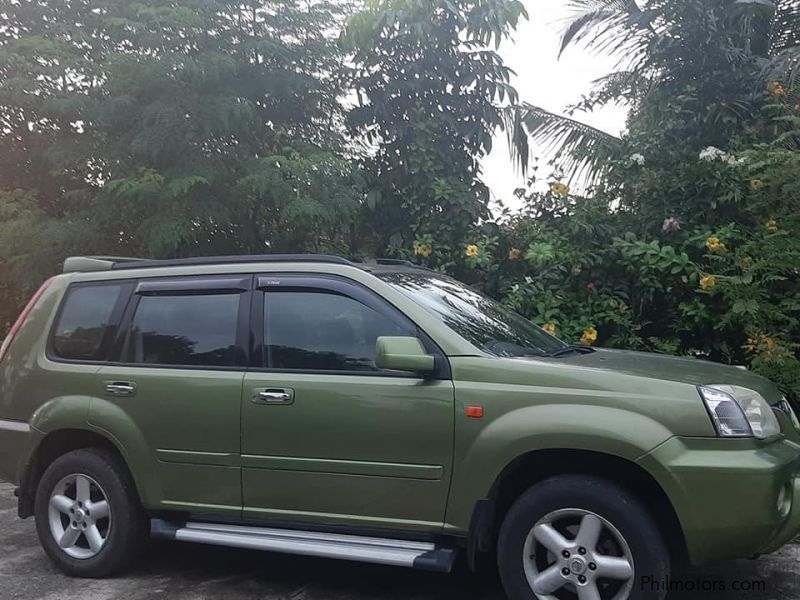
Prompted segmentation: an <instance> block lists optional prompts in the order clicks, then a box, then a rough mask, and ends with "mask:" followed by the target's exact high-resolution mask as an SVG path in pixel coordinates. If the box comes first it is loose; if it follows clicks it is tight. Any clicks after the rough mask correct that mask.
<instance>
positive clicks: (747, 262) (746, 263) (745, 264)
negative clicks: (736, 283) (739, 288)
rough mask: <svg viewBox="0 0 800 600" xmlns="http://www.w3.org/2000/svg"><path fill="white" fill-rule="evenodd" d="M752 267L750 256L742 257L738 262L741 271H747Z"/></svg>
mask: <svg viewBox="0 0 800 600" xmlns="http://www.w3.org/2000/svg"><path fill="white" fill-rule="evenodd" d="M752 266H753V258H752V257H750V256H743V257H742V258H741V260H740V261H739V267H741V268H742V269H749V268H750V267H752Z"/></svg>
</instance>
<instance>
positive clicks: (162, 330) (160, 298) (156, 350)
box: [122, 293, 245, 367]
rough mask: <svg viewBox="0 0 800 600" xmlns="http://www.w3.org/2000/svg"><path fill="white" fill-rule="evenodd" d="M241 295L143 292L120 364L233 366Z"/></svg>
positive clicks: (238, 361)
mask: <svg viewBox="0 0 800 600" xmlns="http://www.w3.org/2000/svg"><path fill="white" fill-rule="evenodd" d="M240 298H241V295H240V294H238V293H231V294H189V295H142V296H140V297H139V301H138V304H137V306H136V311H135V312H134V314H133V318H132V320H131V323H130V326H129V328H128V334H127V336H126V340H125V344H124V346H123V350H122V360H123V362H127V363H133V364H142V365H167V366H169V365H174V366H209V367H235V366H242V365H244V363H245V353H244V351H243V350H242V348H241V347H240V346H239V345H238V344H237V337H236V331H237V323H238V318H239V304H240Z"/></svg>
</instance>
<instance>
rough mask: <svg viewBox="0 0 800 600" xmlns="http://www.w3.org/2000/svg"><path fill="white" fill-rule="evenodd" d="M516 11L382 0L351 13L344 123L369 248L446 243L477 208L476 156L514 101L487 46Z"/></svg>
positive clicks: (514, 7) (480, 190)
mask: <svg viewBox="0 0 800 600" xmlns="http://www.w3.org/2000/svg"><path fill="white" fill-rule="evenodd" d="M524 16H526V13H525V10H524V8H523V6H522V4H521V3H520V2H517V1H516V0H489V1H488V2H478V1H475V0H456V1H452V2H451V1H442V0H383V1H380V2H376V3H374V4H372V5H370V6H369V8H367V9H366V10H364V11H363V12H361V13H359V14H357V15H356V16H354V17H353V18H352V19H351V20H350V22H349V25H348V28H347V30H346V32H345V34H344V36H343V38H342V40H343V43H344V47H345V48H346V49H348V50H350V51H351V52H352V53H353V62H354V65H355V68H354V79H353V85H354V88H355V95H356V106H355V107H354V108H353V109H352V110H351V112H350V115H349V117H350V119H349V123H350V126H351V127H352V130H353V131H354V132H357V133H359V134H363V135H365V136H366V139H367V142H368V143H369V144H371V145H372V150H373V152H372V155H371V156H370V158H369V159H368V160H367V161H366V170H367V173H368V177H369V195H368V199H369V210H371V211H372V216H371V218H370V219H369V222H370V223H371V224H374V227H375V230H376V233H377V236H376V238H377V239H376V242H375V243H376V245H377V246H378V247H386V246H389V247H390V251H391V252H395V253H396V252H399V251H400V249H401V248H405V249H406V251H407V250H408V249H409V248H410V247H411V245H412V243H413V242H414V241H415V240H419V239H428V240H433V239H434V238H435V241H433V242H429V243H435V244H437V245H438V247H439V248H440V249H444V248H455V247H456V245H457V244H458V243H460V242H461V240H462V238H463V236H464V233H465V232H466V230H468V229H469V227H470V226H472V225H474V224H475V223H476V222H478V220H480V219H481V218H484V217H486V216H487V207H488V192H487V190H486V188H485V186H484V185H483V184H482V183H481V182H480V180H479V178H478V175H479V160H480V158H481V157H482V156H483V155H485V154H486V152H488V151H489V149H490V147H491V139H492V133H493V131H494V129H495V128H496V127H497V126H498V125H500V123H501V119H500V112H499V108H498V103H502V102H504V101H507V102H514V101H515V100H516V92H515V91H514V89H513V88H512V87H511V86H510V85H509V76H510V71H509V69H508V68H507V67H505V66H504V65H503V62H502V60H501V59H500V57H499V56H498V54H497V53H496V52H495V51H494V50H493V49H492V46H494V47H496V46H497V45H498V44H499V43H500V41H501V40H502V39H503V38H504V37H506V36H507V35H508V34H509V32H510V31H511V30H512V29H513V28H514V27H515V25H516V24H517V22H518V20H519V19H520V18H522V17H524Z"/></svg>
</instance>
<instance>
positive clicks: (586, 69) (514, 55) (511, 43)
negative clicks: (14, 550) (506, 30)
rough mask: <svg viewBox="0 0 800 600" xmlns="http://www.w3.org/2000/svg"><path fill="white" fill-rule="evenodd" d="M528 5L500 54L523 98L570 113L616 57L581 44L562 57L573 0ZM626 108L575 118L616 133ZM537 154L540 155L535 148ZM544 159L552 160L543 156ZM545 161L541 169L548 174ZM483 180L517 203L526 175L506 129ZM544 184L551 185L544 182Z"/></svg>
mask: <svg viewBox="0 0 800 600" xmlns="http://www.w3.org/2000/svg"><path fill="white" fill-rule="evenodd" d="M522 1H523V3H524V4H525V7H526V8H527V10H528V16H529V19H528V21H523V22H522V23H521V24H520V26H519V27H518V28H517V30H516V32H515V33H514V35H513V37H512V38H511V39H510V40H507V41H505V42H503V44H502V45H501V46H500V55H501V56H502V57H503V59H504V60H505V62H506V65H508V66H509V67H510V68H511V69H512V70H513V71H515V72H516V76H515V77H514V78H513V80H512V84H513V85H514V86H515V87H516V88H517V91H518V92H519V100H520V102H528V103H530V104H535V105H537V106H541V107H542V108H545V109H547V110H550V111H553V112H557V113H560V114H564V110H565V108H566V107H567V106H569V105H570V104H575V103H577V102H578V101H579V100H580V99H581V97H582V96H583V95H585V94H587V93H588V92H589V91H590V90H591V88H592V81H594V80H595V79H598V78H599V77H602V76H603V75H606V74H607V73H609V72H610V71H612V70H613V67H614V64H613V62H612V61H611V60H608V59H605V58H602V57H597V56H593V55H592V54H590V53H589V52H587V51H585V50H583V49H581V48H579V47H578V48H570V49H568V50H567V51H566V52H565V53H564V54H563V55H562V56H561V58H560V59H559V57H558V48H559V43H560V40H561V33H562V32H563V30H564V26H565V22H566V21H567V20H568V19H569V17H570V15H571V14H574V13H573V12H572V10H571V9H570V8H569V6H568V1H567V0H522ZM625 116H626V112H625V110H624V109H623V108H618V107H608V108H605V109H603V110H601V111H596V112H593V113H576V114H575V115H573V118H576V119H578V120H580V121H583V122H585V123H588V124H589V125H592V126H593V127H597V128H599V129H603V130H604V131H607V132H609V133H613V134H615V135H617V134H619V133H620V132H621V131H622V130H623V129H624V128H625ZM532 154H533V155H536V150H535V147H534V148H533V149H532ZM542 162H546V160H545V161H542ZM544 167H546V165H542V168H540V171H539V172H540V174H541V175H543V176H546V175H548V172H547V170H546V169H545V168H544ZM483 180H484V182H485V183H486V184H487V185H488V186H489V189H490V191H491V193H492V197H493V200H502V201H503V202H505V203H506V204H507V205H509V206H512V207H513V206H516V205H517V204H518V202H517V201H515V198H514V196H513V192H514V190H515V189H517V188H519V187H522V186H523V184H524V177H523V176H522V175H521V174H520V173H519V172H517V170H516V169H515V168H514V166H513V164H512V162H511V159H510V157H509V154H508V144H507V142H506V139H505V134H503V133H502V132H499V133H498V134H497V135H496V139H495V140H494V144H493V148H492V152H491V153H490V155H489V156H488V157H486V158H485V159H484V161H483ZM540 185H545V183H544V182H542V183H541V184H540Z"/></svg>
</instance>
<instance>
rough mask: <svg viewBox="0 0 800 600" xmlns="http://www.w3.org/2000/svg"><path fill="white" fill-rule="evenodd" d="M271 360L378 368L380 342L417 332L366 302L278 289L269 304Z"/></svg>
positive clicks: (292, 365) (290, 365) (273, 363)
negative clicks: (377, 354)
mask: <svg viewBox="0 0 800 600" xmlns="http://www.w3.org/2000/svg"><path fill="white" fill-rule="evenodd" d="M264 324H265V330H266V331H265V334H264V341H265V346H266V352H265V357H266V363H267V365H266V366H268V367H270V368H274V369H309V370H336V371H375V370H377V367H375V342H376V341H377V339H378V337H380V336H383V335H416V332H415V331H414V329H413V327H412V326H404V325H401V324H400V323H399V322H398V323H396V322H394V321H393V320H391V319H389V318H388V317H386V316H384V315H382V314H381V313H379V312H377V311H375V310H373V309H372V308H370V307H368V306H365V305H364V304H362V303H361V302H358V301H357V300H354V299H352V298H349V297H347V296H341V295H338V294H332V293H324V292H273V293H269V294H267V295H266V300H265V304H264Z"/></svg>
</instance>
